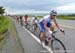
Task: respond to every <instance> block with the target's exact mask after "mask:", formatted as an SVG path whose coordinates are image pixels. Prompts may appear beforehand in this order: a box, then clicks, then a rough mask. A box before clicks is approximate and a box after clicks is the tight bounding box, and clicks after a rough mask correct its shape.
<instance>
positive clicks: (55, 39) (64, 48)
mask: <svg viewBox="0 0 75 53" xmlns="http://www.w3.org/2000/svg"><path fill="white" fill-rule="evenodd" d="M54 41H57V42H59V43H60V44H61V46H62V47H63V50H64V53H67V52H66V47H65V46H64V44H63V43H62V42H61V41H60V40H59V39H57V38H54V40H52V41H51V48H52V50H54V48H53V43H54ZM53 53H55V52H53Z"/></svg>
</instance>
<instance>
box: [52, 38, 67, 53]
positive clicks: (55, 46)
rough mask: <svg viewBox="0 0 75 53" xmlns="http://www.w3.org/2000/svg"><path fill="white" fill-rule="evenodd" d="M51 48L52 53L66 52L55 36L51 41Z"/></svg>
mask: <svg viewBox="0 0 75 53" xmlns="http://www.w3.org/2000/svg"><path fill="white" fill-rule="evenodd" d="M51 48H52V50H53V53H67V52H66V48H65V46H64V44H63V43H62V42H61V41H60V40H59V39H57V38H54V39H53V40H52V41H51Z"/></svg>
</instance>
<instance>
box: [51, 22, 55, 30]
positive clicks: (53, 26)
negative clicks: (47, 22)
mask: <svg viewBox="0 0 75 53" xmlns="http://www.w3.org/2000/svg"><path fill="white" fill-rule="evenodd" d="M54 29H55V24H54V23H51V26H50V30H51V31H54Z"/></svg>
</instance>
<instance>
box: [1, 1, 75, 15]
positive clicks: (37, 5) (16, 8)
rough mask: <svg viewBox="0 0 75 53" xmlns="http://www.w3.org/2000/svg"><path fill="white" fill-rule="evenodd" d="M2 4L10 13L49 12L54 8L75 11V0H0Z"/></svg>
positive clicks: (67, 11) (65, 11) (62, 11)
mask: <svg viewBox="0 0 75 53" xmlns="http://www.w3.org/2000/svg"><path fill="white" fill-rule="evenodd" d="M0 6H4V8H6V12H7V13H10V14H16V13H17V14H19V13H20V14H21V13H22V14H23V13H35V12H36V13H49V12H50V11H51V10H52V9H54V10H56V11H57V12H58V13H75V0H0Z"/></svg>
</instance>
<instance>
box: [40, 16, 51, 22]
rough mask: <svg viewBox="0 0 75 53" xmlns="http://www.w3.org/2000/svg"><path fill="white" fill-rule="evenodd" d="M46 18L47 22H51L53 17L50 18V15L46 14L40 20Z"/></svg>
mask: <svg viewBox="0 0 75 53" xmlns="http://www.w3.org/2000/svg"><path fill="white" fill-rule="evenodd" d="M44 20H45V21H46V22H47V23H50V22H51V20H52V19H51V18H50V15H46V16H44V17H43V18H42V19H41V20H40V22H42V23H43V22H44Z"/></svg>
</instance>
